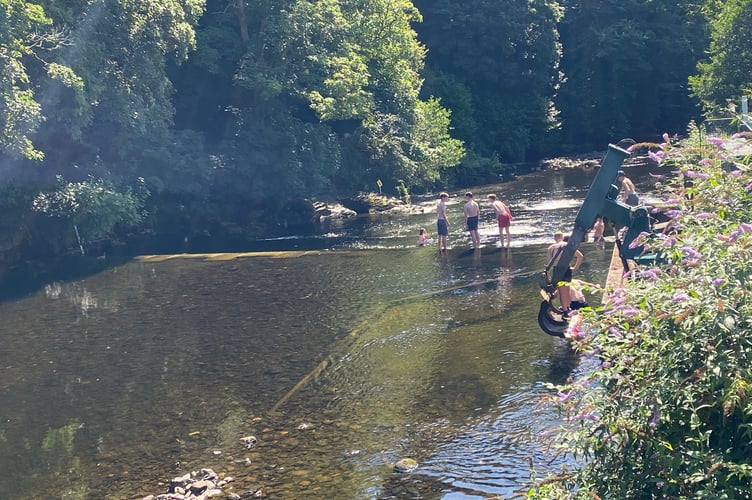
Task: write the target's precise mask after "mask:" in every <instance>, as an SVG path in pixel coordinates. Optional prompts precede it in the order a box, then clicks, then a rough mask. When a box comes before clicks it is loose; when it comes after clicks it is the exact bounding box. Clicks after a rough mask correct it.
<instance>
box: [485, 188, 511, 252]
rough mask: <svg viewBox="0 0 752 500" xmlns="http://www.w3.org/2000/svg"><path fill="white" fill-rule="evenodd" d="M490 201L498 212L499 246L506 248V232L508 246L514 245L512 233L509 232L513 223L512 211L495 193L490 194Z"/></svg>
mask: <svg viewBox="0 0 752 500" xmlns="http://www.w3.org/2000/svg"><path fill="white" fill-rule="evenodd" d="M488 203H489V204H490V205H491V208H493V209H494V212H495V213H496V220H497V222H498V223H499V246H500V247H501V248H504V233H506V235H507V248H509V247H511V246H512V235H511V234H510V233H509V226H510V225H511V223H512V213H511V212H510V211H509V207H507V206H506V205H505V204H504V203H503V202H502V201H501V200H499V199H497V198H496V195H495V194H489V195H488Z"/></svg>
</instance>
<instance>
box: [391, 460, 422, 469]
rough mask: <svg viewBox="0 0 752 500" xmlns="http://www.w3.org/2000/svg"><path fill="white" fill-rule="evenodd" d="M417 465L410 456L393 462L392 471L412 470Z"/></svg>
mask: <svg viewBox="0 0 752 500" xmlns="http://www.w3.org/2000/svg"><path fill="white" fill-rule="evenodd" d="M417 467H418V462H416V461H415V460H413V459H412V458H403V459H402V460H400V461H399V462H397V463H396V464H394V472H412V471H414V470H415V469H416V468H417Z"/></svg>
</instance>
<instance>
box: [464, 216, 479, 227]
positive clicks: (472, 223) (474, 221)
mask: <svg viewBox="0 0 752 500" xmlns="http://www.w3.org/2000/svg"><path fill="white" fill-rule="evenodd" d="M467 228H468V229H469V230H470V231H477V230H478V216H477V215H476V216H475V217H468V218H467Z"/></svg>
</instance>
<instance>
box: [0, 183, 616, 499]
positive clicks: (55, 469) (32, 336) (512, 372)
mask: <svg viewBox="0 0 752 500" xmlns="http://www.w3.org/2000/svg"><path fill="white" fill-rule="evenodd" d="M591 177H592V172H589V171H580V170H578V169H573V170H571V171H559V172H554V171H549V172H541V173H538V174H533V175H531V176H528V177H526V178H525V179H524V180H518V181H515V182H513V183H507V184H504V185H501V186H486V187H482V188H478V189H477V192H478V193H480V194H479V198H480V199H479V201H484V198H485V193H487V192H490V191H495V192H496V193H497V194H500V195H501V198H502V200H504V201H505V202H507V203H508V204H510V205H511V208H512V210H513V213H514V216H515V220H514V221H513V226H512V233H513V240H514V241H513V247H512V249H511V250H502V249H498V248H496V247H495V241H494V239H493V238H494V236H497V233H496V228H495V227H494V225H493V224H492V223H491V216H490V214H489V215H488V216H487V217H488V224H487V225H485V226H483V227H482V231H481V232H482V234H483V235H484V242H485V248H484V249H483V250H482V251H481V252H473V251H471V250H469V249H468V247H467V241H466V238H465V236H464V235H463V232H462V230H461V228H460V226H461V222H462V219H461V204H460V203H458V202H457V201H456V200H457V199H458V198H457V197H454V198H453V199H454V200H455V202H454V204H453V205H452V206H451V207H450V217H451V218H452V219H451V220H450V222H452V229H453V232H452V234H451V236H450V245H451V246H452V247H453V248H452V249H451V250H450V251H449V252H447V253H445V254H442V253H440V252H438V251H437V249H436V247H435V245H434V246H432V247H424V248H417V247H415V246H414V245H415V240H416V239H417V234H418V231H417V229H418V228H419V227H421V226H426V227H427V228H430V229H429V230H430V231H431V232H432V233H433V232H435V229H434V228H433V226H432V224H433V219H434V217H435V215H434V214H433V213H432V210H433V209H434V204H435V203H434V201H433V200H430V201H426V202H425V213H424V214H421V215H413V216H391V217H390V216H378V217H363V218H359V219H357V220H352V221H346V222H337V223H332V224H331V225H330V227H326V228H324V229H323V230H322V233H321V234H320V235H318V236H315V237H313V238H308V237H307V238H295V239H287V240H284V241H279V240H275V241H274V242H271V241H270V242H261V243H260V246H262V247H269V248H267V249H270V250H271V249H273V248H270V247H276V246H282V245H284V246H283V247H284V248H286V249H290V250H296V249H297V250H299V251H291V252H279V253H274V252H266V253H263V252H262V253H254V254H212V255H183V256H154V257H142V258H138V259H135V260H133V261H131V262H127V263H124V264H121V265H117V266H114V267H111V268H108V269H106V270H104V271H102V272H99V273H97V274H94V275H91V276H88V277H86V278H82V279H78V280H71V281H65V282H52V283H47V284H46V285H45V286H44V287H40V288H37V289H36V290H35V291H34V292H33V293H30V294H28V295H25V296H23V297H19V298H16V299H14V300H8V301H5V302H3V303H0V314H1V315H2V317H3V319H4V321H3V322H2V324H0V336H2V339H3V343H2V346H1V347H0V470H2V471H3V474H0V497H3V498H69V499H84V498H87V499H88V498H91V499H95V498H97V499H98V498H113V499H115V498H140V497H141V496H144V495H146V494H149V493H153V494H159V493H164V492H166V489H167V484H166V483H167V482H168V481H169V479H171V478H173V477H175V476H180V475H182V474H184V473H186V472H188V471H191V470H197V469H200V468H203V467H210V468H213V469H214V470H215V471H217V472H220V473H223V474H227V475H231V476H233V477H234V478H235V481H234V482H233V483H232V488H231V489H225V491H234V492H236V493H238V494H242V493H244V492H248V491H255V490H257V489H261V490H262V491H263V492H264V493H265V494H266V495H267V497H268V498H285V499H297V498H343V499H370V498H425V499H433V498H436V499H457V498H470V499H472V498H489V497H491V496H493V495H497V496H499V497H502V498H511V497H514V496H517V495H519V494H520V492H522V491H524V485H525V482H526V481H527V480H528V479H529V472H530V464H531V463H533V464H535V466H536V467H538V468H540V470H544V471H545V470H555V469H557V468H558V467H559V465H560V464H561V462H560V460H561V458H556V459H554V458H553V457H552V456H550V455H548V454H547V453H546V452H545V450H544V448H543V446H544V445H543V444H542V442H541V439H540V438H539V435H540V433H541V432H542V431H544V430H546V429H548V428H550V427H552V426H555V425H556V424H557V422H558V421H557V417H556V414H555V412H554V411H553V410H552V409H550V408H545V407H544V408H539V407H538V403H539V401H540V397H541V396H542V395H543V394H545V393H546V392H547V391H548V389H546V388H545V384H546V383H547V382H562V381H563V380H564V379H565V378H566V377H567V376H568V375H569V374H570V373H571V372H572V370H574V369H575V367H576V359H575V357H574V355H573V354H572V353H571V352H570V350H569V347H568V346H567V345H566V343H565V342H564V341H562V340H560V339H557V338H553V337H549V336H547V335H545V334H544V333H542V332H541V331H540V330H539V328H538V325H537V322H536V315H537V308H538V303H539V295H538V283H537V279H536V276H537V272H538V271H540V269H541V268H542V267H543V265H544V264H545V262H544V260H545V248H546V246H547V244H548V243H549V240H550V239H551V234H552V233H553V232H554V231H555V230H556V229H559V228H569V227H571V223H572V221H573V220H574V215H575V214H576V211H577V209H578V207H579V203H578V201H577V200H580V199H582V198H583V197H584V194H585V191H586V189H587V186H588V185H589V182H590V179H591ZM418 202H420V200H418ZM481 205H485V204H484V203H481ZM610 248H611V246H610V245H606V247H605V248H598V247H596V246H595V245H593V244H584V245H583V246H582V250H583V252H584V253H585V256H586V258H585V263H584V264H583V267H582V268H581V271H580V273H581V277H582V278H583V279H586V280H589V281H593V282H599V283H603V282H605V279H606V273H607V269H608V263H609V260H610V256H611V251H610ZM311 249H313V250H311ZM593 299H594V300H595V301H597V300H598V298H593ZM248 435H254V436H256V437H257V438H258V444H257V445H256V446H255V447H253V448H251V449H248V448H246V447H245V446H244V444H243V443H242V442H241V440H240V439H241V438H242V437H244V436H248ZM405 457H411V458H414V459H415V460H417V461H418V462H419V467H418V469H416V470H415V471H414V472H412V473H410V474H398V473H395V472H393V471H392V468H391V464H393V463H394V462H396V461H397V460H399V459H400V458H405ZM552 460H553V461H552Z"/></svg>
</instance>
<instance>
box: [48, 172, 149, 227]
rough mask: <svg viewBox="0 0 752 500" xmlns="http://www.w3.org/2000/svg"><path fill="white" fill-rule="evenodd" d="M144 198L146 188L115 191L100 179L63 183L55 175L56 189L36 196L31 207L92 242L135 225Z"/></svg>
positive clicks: (140, 212)
mask: <svg viewBox="0 0 752 500" xmlns="http://www.w3.org/2000/svg"><path fill="white" fill-rule="evenodd" d="M147 196H148V191H146V190H145V189H142V190H140V191H139V192H137V193H134V192H133V191H131V190H130V189H125V190H118V189H116V188H115V187H114V186H113V185H112V184H110V183H108V182H106V181H103V180H101V179H89V180H87V181H83V182H65V181H64V180H63V178H62V177H59V176H58V178H57V188H56V189H55V190H54V191H50V192H46V193H40V194H39V195H37V197H36V198H35V199H34V201H33V207H34V210H35V211H37V212H41V213H43V214H45V215H47V216H49V217H56V218H60V219H62V220H66V221H69V222H70V223H71V224H72V225H73V226H75V227H76V228H77V230H78V231H79V234H80V235H81V239H82V240H83V241H84V242H94V241H97V240H100V239H102V238H105V237H107V236H111V235H112V232H113V230H114V229H115V228H116V227H121V228H129V227H133V226H135V225H136V224H138V223H139V222H140V221H141V219H142V217H143V213H142V211H141V208H142V206H143V202H144V199H145V198H146V197H147Z"/></svg>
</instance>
